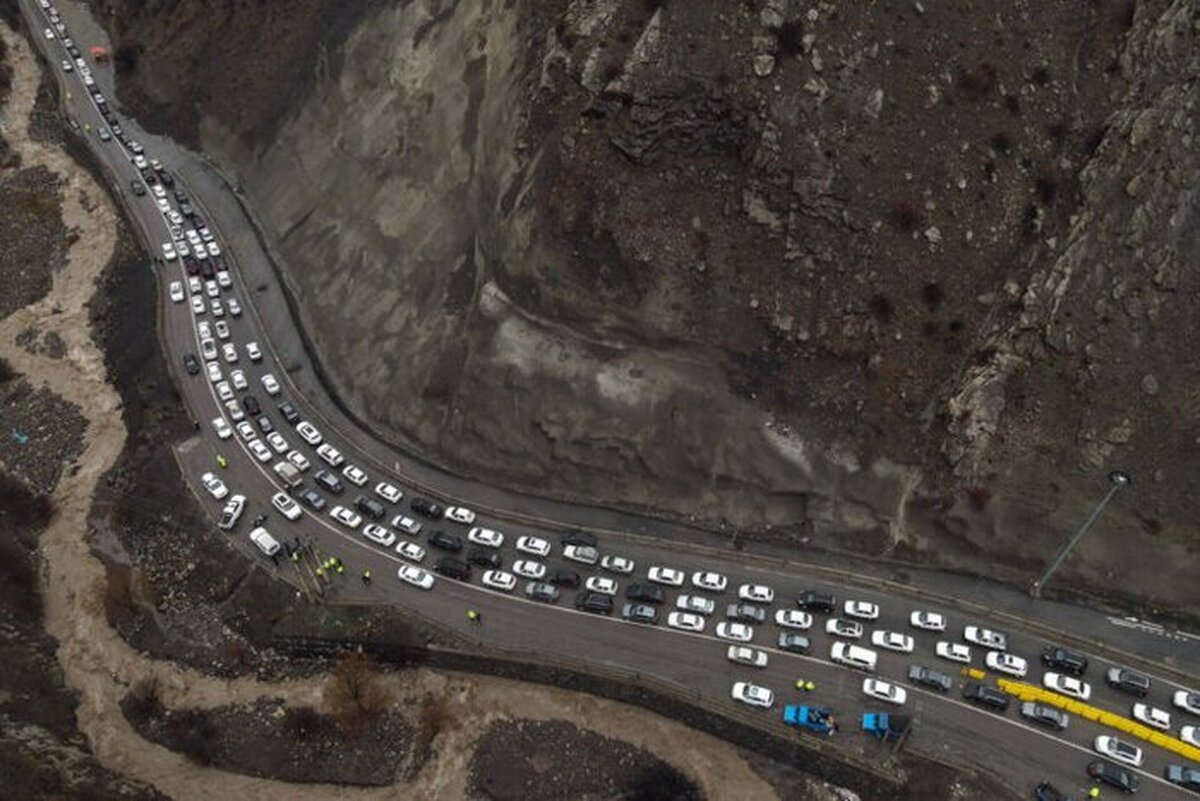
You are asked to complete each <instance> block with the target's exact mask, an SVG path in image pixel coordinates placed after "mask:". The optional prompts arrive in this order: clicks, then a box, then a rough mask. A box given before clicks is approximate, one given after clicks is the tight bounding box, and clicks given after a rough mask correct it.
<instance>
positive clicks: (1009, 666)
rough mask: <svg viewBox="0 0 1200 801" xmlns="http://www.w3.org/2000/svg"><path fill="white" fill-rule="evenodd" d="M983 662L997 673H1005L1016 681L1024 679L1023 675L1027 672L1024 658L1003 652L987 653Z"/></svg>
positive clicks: (1027, 667)
mask: <svg viewBox="0 0 1200 801" xmlns="http://www.w3.org/2000/svg"><path fill="white" fill-rule="evenodd" d="M983 662H984V664H985V665H987V666H988V667H989V668H991V669H992V670H994V671H996V672H998V673H1007V674H1008V675H1010V676H1016V677H1017V678H1018V679H1022V678H1025V674H1026V673H1028V672H1029V663H1028V662H1026V661H1025V659H1024V658H1022V657H1019V656H1017V655H1016V654H1008V653H1005V652H1004V651H988V652H987V655H986V656H984V657H983Z"/></svg>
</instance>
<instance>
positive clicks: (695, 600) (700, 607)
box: [675, 595, 717, 615]
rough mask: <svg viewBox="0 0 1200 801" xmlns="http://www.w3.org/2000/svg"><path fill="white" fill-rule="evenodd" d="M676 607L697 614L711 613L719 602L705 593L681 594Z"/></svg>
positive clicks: (676, 601) (676, 600)
mask: <svg viewBox="0 0 1200 801" xmlns="http://www.w3.org/2000/svg"><path fill="white" fill-rule="evenodd" d="M675 608H676V609H680V610H682V611H684V612H691V613H693V614H697V615H711V614H712V613H713V612H715V611H716V609H717V604H716V602H715V601H713V600H712V599H711V598H705V597H704V596H703V595H680V596H679V597H678V598H676V599H675Z"/></svg>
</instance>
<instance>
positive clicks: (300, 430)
mask: <svg viewBox="0 0 1200 801" xmlns="http://www.w3.org/2000/svg"><path fill="white" fill-rule="evenodd" d="M296 433H297V434H299V435H300V439H302V440H304V441H305V442H307V443H308V444H309V445H312V446H313V447H314V448H315V447H316V446H318V445H320V444H321V432H320V431H318V430H317V427H316V426H314V425H313V424H312V423H310V422H308V421H307V420H301V421H300V422H299V423H298V424H297V425H296Z"/></svg>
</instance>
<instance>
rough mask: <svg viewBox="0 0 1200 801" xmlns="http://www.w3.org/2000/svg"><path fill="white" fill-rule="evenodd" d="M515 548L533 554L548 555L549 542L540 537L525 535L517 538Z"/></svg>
mask: <svg viewBox="0 0 1200 801" xmlns="http://www.w3.org/2000/svg"><path fill="white" fill-rule="evenodd" d="M517 550H518V551H521V552H522V553H529V554H533V555H534V556H549V555H550V543H549V542H547V541H546V540H544V539H542V538H541V537H531V536H529V535H525V536H524V537H518V538H517Z"/></svg>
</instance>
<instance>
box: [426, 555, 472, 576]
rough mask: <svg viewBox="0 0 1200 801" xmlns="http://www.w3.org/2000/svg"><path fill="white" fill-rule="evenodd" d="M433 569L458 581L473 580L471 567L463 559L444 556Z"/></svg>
mask: <svg viewBox="0 0 1200 801" xmlns="http://www.w3.org/2000/svg"><path fill="white" fill-rule="evenodd" d="M433 569H434V570H436V571H437V572H439V573H441V574H442V575H443V576H447V577H449V578H452V579H457V580H458V581H466V580H467V579H469V578H471V566H470V565H468V564H467V563H466V562H464V561H462V560H461V559H455V558H454V557H453V556H443V557H442V558H440V559H438V560H437V561H436V562H434V565H433Z"/></svg>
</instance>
